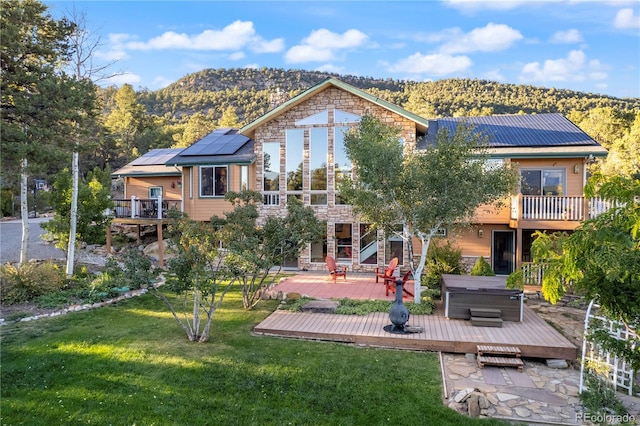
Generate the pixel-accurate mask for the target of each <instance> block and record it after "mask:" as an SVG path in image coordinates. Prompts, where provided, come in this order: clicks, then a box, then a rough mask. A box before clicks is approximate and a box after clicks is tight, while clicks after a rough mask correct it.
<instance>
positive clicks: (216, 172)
mask: <svg viewBox="0 0 640 426" xmlns="http://www.w3.org/2000/svg"><path fill="white" fill-rule="evenodd" d="M226 193H227V166H215V167H214V166H201V167H200V196H201V197H223V196H224V194H226Z"/></svg>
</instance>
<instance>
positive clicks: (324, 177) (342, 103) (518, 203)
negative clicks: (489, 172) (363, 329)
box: [165, 78, 606, 274]
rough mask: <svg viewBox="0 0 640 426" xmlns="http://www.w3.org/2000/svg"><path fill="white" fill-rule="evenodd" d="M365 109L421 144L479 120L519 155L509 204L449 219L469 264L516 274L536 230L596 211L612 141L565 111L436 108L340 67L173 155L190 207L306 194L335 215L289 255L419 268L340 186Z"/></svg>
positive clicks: (267, 210)
mask: <svg viewBox="0 0 640 426" xmlns="http://www.w3.org/2000/svg"><path fill="white" fill-rule="evenodd" d="M365 114H372V115H375V116H377V117H378V118H380V119H381V120H382V121H383V122H385V123H387V124H390V125H394V126H396V127H399V128H400V129H401V130H400V134H401V137H402V140H403V144H404V145H405V146H406V147H408V148H416V149H420V148H421V147H423V146H425V145H424V144H426V143H429V141H430V139H432V138H434V137H435V134H436V133H437V132H438V130H439V129H442V128H448V129H449V130H455V127H456V126H457V125H459V124H460V122H461V121H463V120H466V121H468V122H470V123H471V124H473V125H474V126H475V127H476V129H477V130H478V131H481V132H483V133H484V134H486V135H487V136H488V137H489V140H490V147H491V148H490V157H491V160H490V161H511V162H514V163H517V164H518V166H519V168H520V174H521V176H522V184H521V187H520V188H519V193H518V194H517V195H514V196H513V197H511V198H510V199H508V200H506V203H505V204H506V206H505V207H503V208H497V207H496V206H482V207H480V208H479V209H478V210H477V213H476V215H475V219H474V221H473V222H474V223H473V224H472V226H471V227H466V228H464V229H462V230H455V229H452V230H445V229H443V230H442V231H443V236H444V235H446V237H447V238H451V239H455V243H456V244H457V245H458V246H459V247H460V248H461V250H462V253H463V256H464V258H465V259H466V260H467V262H468V263H469V264H472V263H473V262H475V259H477V258H478V257H479V256H484V257H485V258H487V259H490V260H491V264H492V267H493V268H494V270H496V272H497V273H499V274H508V273H510V272H512V271H513V270H514V269H516V268H519V267H521V266H523V265H525V264H526V262H528V261H529V260H530V246H531V235H532V233H533V232H534V231H535V230H538V229H540V230H543V229H544V230H551V231H555V230H567V231H570V230H572V229H574V228H575V227H576V226H578V224H579V223H580V222H581V221H582V220H584V219H586V218H587V217H589V215H590V214H594V212H597V209H596V208H595V204H592V203H591V201H590V200H585V199H584V196H583V187H584V184H585V181H586V178H587V172H586V165H587V163H588V162H589V161H591V159H593V158H596V157H601V156H604V155H606V150H605V149H604V148H602V147H601V146H600V145H599V144H598V143H597V142H595V141H594V140H593V139H591V138H590V137H589V136H588V135H586V134H585V133H584V132H582V131H581V130H580V129H579V128H577V127H576V126H575V125H573V123H571V122H570V121H569V120H567V119H565V118H564V117H563V116H562V115H560V114H537V115H510V116H491V117H471V118H467V119H462V118H441V119H437V120H428V119H426V118H422V117H419V116H417V115H415V114H413V113H411V112H409V111H406V110H404V109H403V108H400V107H398V106H396V105H393V104H391V103H389V102H387V101H384V100H382V99H379V98H377V97H376V96H373V95H371V94H369V93H366V92H364V91H361V90H359V89H357V88H355V87H353V86H350V85H348V84H345V83H343V82H341V81H339V80H336V79H332V78H329V79H326V80H324V81H322V82H320V83H319V84H317V85H315V86H313V87H311V88H309V89H308V90H306V91H305V92H303V93H301V94H299V95H298V96H296V97H294V98H292V99H289V100H288V101H286V102H284V103H282V104H281V105H279V106H277V107H276V108H274V109H273V110H271V111H269V112H268V113H266V114H265V115H263V116H262V117H260V118H258V119H257V120H255V121H253V122H251V123H249V124H247V125H246V126H244V127H243V128H241V129H239V130H234V129H218V130H216V131H214V132H212V133H210V134H209V135H207V136H205V137H204V138H203V139H201V140H200V141H198V142H196V143H195V144H194V145H192V146H191V147H189V148H186V149H184V150H182V151H180V152H179V153H178V154H177V155H175V156H173V157H172V158H170V159H168V160H167V162H166V163H165V164H166V166H168V167H169V168H175V169H180V170H181V182H182V183H183V185H182V188H181V196H180V199H181V200H183V203H182V206H183V211H184V212H185V213H187V214H188V215H189V217H191V218H193V219H196V220H203V221H206V220H209V219H210V218H211V216H212V215H214V214H216V215H221V214H222V213H223V212H225V211H228V210H229V209H230V208H231V206H230V205H229V203H228V202H226V201H225V200H224V198H223V197H224V194H225V193H226V192H227V191H232V190H233V191H238V190H240V189H243V188H249V189H252V190H256V191H259V192H260V193H262V196H263V204H262V205H261V206H260V214H261V217H262V218H265V217H267V216H270V215H284V214H285V211H286V200H287V199H288V198H289V197H296V198H298V199H300V200H301V201H303V203H304V204H305V205H307V206H310V207H311V208H312V209H313V210H314V211H315V212H316V215H317V216H318V218H320V219H323V220H326V221H327V230H326V235H325V238H324V240H323V241H321V242H318V243H313V244H310V246H309V247H308V248H307V249H306V250H303V251H302V253H300V256H299V258H295V259H288V260H287V261H286V262H285V264H284V265H283V266H285V267H293V268H305V269H309V270H324V269H325V268H326V266H325V258H326V256H327V255H331V256H333V257H335V259H336V260H337V261H338V263H342V264H346V265H348V267H349V269H350V270H354V271H373V269H374V268H375V267H377V266H382V265H386V264H387V263H388V262H389V260H390V259H391V258H393V257H396V256H397V257H398V258H399V260H400V262H399V266H400V268H402V269H405V270H406V269H408V266H407V261H408V250H407V247H405V244H404V243H403V241H402V239H401V238H397V237H393V236H391V237H389V236H386V237H385V236H384V235H382V234H381V233H380V232H376V231H374V230H373V229H372V227H371V226H370V225H369V224H367V223H365V222H362V221H360V220H359V219H358V218H357V217H354V214H353V210H352V207H351V206H349V205H347V204H345V203H344V202H343V200H342V199H341V198H340V194H339V193H338V191H337V190H336V188H337V184H338V182H339V181H340V179H341V178H342V177H343V176H345V175H346V174H349V173H352V165H351V164H350V162H349V160H348V158H347V157H346V155H345V152H344V148H343V141H344V134H345V131H347V130H348V129H349V128H351V127H356V126H358V124H359V121H360V118H361V117H362V116H363V115H365Z"/></svg>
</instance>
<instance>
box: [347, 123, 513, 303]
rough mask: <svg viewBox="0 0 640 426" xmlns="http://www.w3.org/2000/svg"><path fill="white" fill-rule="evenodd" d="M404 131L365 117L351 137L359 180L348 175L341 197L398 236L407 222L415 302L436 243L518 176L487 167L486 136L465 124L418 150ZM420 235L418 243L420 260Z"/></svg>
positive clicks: (351, 152)
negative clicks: (405, 140) (406, 140)
mask: <svg viewBox="0 0 640 426" xmlns="http://www.w3.org/2000/svg"><path fill="white" fill-rule="evenodd" d="M399 135H400V130H399V129H397V128H395V127H390V126H388V125H386V124H384V123H382V122H381V121H380V120H379V119H378V118H376V117H373V116H370V115H365V116H363V117H362V120H361V122H360V125H359V127H358V128H355V129H352V130H351V131H349V133H348V134H347V135H346V137H345V143H344V145H345V150H346V153H347V156H348V157H349V158H350V159H351V161H352V162H353V164H354V165H355V166H356V177H355V178H354V179H350V178H348V177H347V178H345V179H344V180H343V181H342V182H341V184H340V187H339V190H340V194H341V195H342V196H343V197H344V198H345V199H346V201H347V202H348V203H349V204H351V205H353V208H354V211H355V213H357V214H358V215H360V217H361V218H362V220H363V221H366V222H368V223H371V224H372V225H373V226H375V227H377V228H381V229H383V230H384V231H385V232H386V233H387V234H390V233H393V232H394V231H393V228H394V225H396V224H402V228H403V230H402V235H401V236H402V238H403V239H404V241H405V244H407V247H408V251H409V264H410V267H411V272H412V273H413V276H414V277H415V293H414V294H415V301H416V303H420V287H421V278H422V273H423V270H424V265H425V262H426V260H427V251H428V249H429V244H430V242H431V239H432V238H433V237H434V235H436V233H437V232H438V230H439V229H440V228H441V227H446V226H452V225H454V224H458V223H461V222H463V221H466V220H469V219H470V218H471V216H472V215H473V214H474V212H475V211H476V208H477V207H478V206H479V205H481V204H487V203H491V202H494V201H497V200H500V199H501V198H503V197H505V196H506V195H508V194H509V192H510V191H512V190H513V189H514V188H515V185H516V182H517V175H516V172H515V171H514V170H512V169H511V168H510V167H509V166H508V165H506V164H503V165H501V166H499V167H487V165H486V160H487V158H488V157H487V154H486V150H485V149H484V147H485V146H486V145H487V142H486V137H485V136H482V135H480V134H479V133H478V132H474V131H473V129H472V128H471V127H470V126H467V125H464V124H461V125H459V126H458V128H457V130H456V132H455V133H454V134H452V135H451V134H449V133H448V132H447V131H446V130H441V131H440V132H438V134H437V135H436V141H435V144H433V145H427V147H426V148H425V149H424V150H421V151H417V150H413V149H411V147H406V151H404V149H403V144H402V143H401V141H400V137H399ZM414 238H415V239H417V240H418V241H420V243H421V244H420V246H421V247H420V253H419V255H418V257H417V259H416V256H415V255H414V253H415V248H414Z"/></svg>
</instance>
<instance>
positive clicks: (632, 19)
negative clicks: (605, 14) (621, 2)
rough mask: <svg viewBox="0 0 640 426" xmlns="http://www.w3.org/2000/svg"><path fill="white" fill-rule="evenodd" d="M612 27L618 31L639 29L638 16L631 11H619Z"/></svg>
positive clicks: (639, 19) (628, 9) (639, 17)
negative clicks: (618, 29)
mask: <svg viewBox="0 0 640 426" xmlns="http://www.w3.org/2000/svg"><path fill="white" fill-rule="evenodd" d="M613 26H614V27H616V28H620V29H628V28H640V16H636V15H635V13H634V12H633V9H631V8H626V9H620V10H619V11H618V13H616V17H615V19H614V20H613Z"/></svg>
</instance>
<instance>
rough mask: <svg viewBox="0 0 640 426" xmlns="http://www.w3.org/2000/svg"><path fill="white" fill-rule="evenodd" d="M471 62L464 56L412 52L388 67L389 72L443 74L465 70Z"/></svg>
mask: <svg viewBox="0 0 640 426" xmlns="http://www.w3.org/2000/svg"><path fill="white" fill-rule="evenodd" d="M472 64H473V62H471V59H469V58H468V57H466V56H451V55H443V54H439V53H436V54H433V55H422V54H421V53H420V52H418V53H414V54H413V55H411V56H409V57H408V58H405V59H402V60H401V61H399V62H397V63H396V64H395V65H392V66H390V67H389V71H391V72H404V73H410V74H429V75H434V76H444V75H449V74H454V73H459V72H462V71H465V70H467V69H468V68H469V67H471V65H472Z"/></svg>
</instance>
